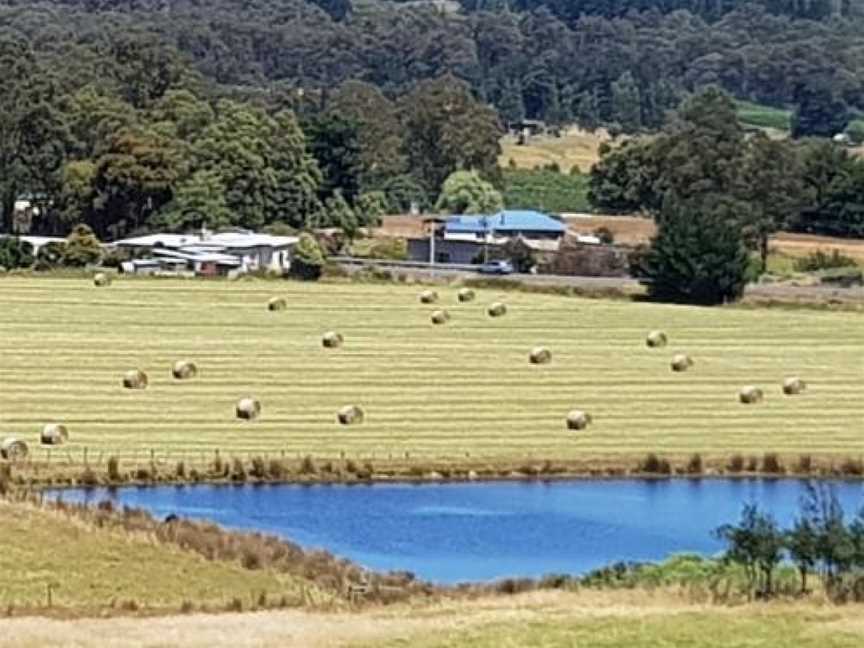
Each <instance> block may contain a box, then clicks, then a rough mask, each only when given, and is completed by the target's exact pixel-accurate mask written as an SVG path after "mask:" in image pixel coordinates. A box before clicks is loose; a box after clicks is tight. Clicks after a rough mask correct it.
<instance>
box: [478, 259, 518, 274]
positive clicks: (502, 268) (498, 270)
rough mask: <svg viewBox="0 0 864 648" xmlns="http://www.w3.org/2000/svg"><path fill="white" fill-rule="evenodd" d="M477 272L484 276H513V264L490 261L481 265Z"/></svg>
mask: <svg viewBox="0 0 864 648" xmlns="http://www.w3.org/2000/svg"><path fill="white" fill-rule="evenodd" d="M477 270H478V272H482V273H483V274H500V275H505V274H512V273H513V264H512V263H510V262H509V261H489V262H488V263H484V264H483V265H481V266H480V267H479V268H478V269H477Z"/></svg>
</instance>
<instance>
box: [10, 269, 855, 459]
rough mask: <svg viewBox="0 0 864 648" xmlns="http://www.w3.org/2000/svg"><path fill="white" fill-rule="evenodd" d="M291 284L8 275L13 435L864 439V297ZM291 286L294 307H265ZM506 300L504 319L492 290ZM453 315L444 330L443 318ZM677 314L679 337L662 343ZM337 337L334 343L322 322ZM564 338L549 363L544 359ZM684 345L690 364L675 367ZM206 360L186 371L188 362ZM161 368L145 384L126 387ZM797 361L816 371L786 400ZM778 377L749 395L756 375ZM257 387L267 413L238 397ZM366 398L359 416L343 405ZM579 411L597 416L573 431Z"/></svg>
mask: <svg viewBox="0 0 864 648" xmlns="http://www.w3.org/2000/svg"><path fill="white" fill-rule="evenodd" d="M438 291H439V293H440V295H441V300H440V302H439V303H438V304H434V305H424V304H420V303H419V300H418V297H417V296H418V293H419V292H420V288H419V287H417V286H399V285H357V284H337V283H332V284H318V285H312V284H303V283H296V282H282V281H244V282H234V283H228V282H215V281H214V282H205V281H182V280H125V281H124V280H120V281H117V282H115V283H114V284H113V285H112V286H111V287H109V288H96V287H94V286H93V285H92V283H91V282H90V281H88V280H86V279H34V278H20V277H7V278H3V279H0V304H2V317H0V436H5V435H8V434H13V435H16V436H19V437H21V438H23V439H25V440H26V441H27V442H28V443H30V445H31V448H33V449H35V452H34V453H33V456H34V458H36V459H43V458H45V457H46V456H47V452H48V451H47V450H46V449H44V448H40V447H39V446H38V438H39V432H40V430H41V426H42V425H43V424H45V423H48V422H55V421H56V422H63V423H65V424H66V425H67V426H68V427H69V430H70V434H71V442H70V443H69V444H67V445H65V446H62V447H60V448H57V449H54V450H52V451H51V452H52V454H53V457H54V458H55V459H54V460H56V459H57V458H58V457H61V458H72V459H80V456H81V454H82V452H83V449H84V448H85V447H86V448H87V449H88V452H89V457H90V459H91V460H95V459H96V458H97V457H99V458H102V457H107V456H109V455H117V456H119V457H121V458H122V459H124V460H130V459H131V460H136V459H137V460H139V461H146V460H149V458H150V454H149V453H150V452H151V450H152V451H154V452H155V454H156V455H157V458H162V457H165V458H168V459H171V460H181V459H182V460H186V461H190V462H195V461H196V460H197V459H198V458H199V457H200V458H201V459H204V460H207V461H209V459H210V458H212V453H213V451H214V450H216V449H219V450H220V451H221V452H222V453H224V456H226V457H227V456H230V455H232V454H234V455H238V456H242V455H245V454H246V453H249V454H268V455H270V456H274V455H276V454H277V453H281V452H285V453H286V456H291V457H293V456H295V454H296V455H300V454H307V453H308V454H312V455H314V456H315V457H316V458H317V457H321V458H324V457H338V456H340V453H343V452H344V453H345V455H346V456H347V457H354V458H360V459H387V458H388V457H393V458H400V459H401V458H404V456H405V453H409V455H410V459H411V460H412V461H413V460H425V459H442V460H453V461H459V460H464V459H465V458H466V457H468V456H470V457H471V459H472V460H475V459H480V458H489V459H490V460H494V459H496V458H497V459H502V460H503V459H508V460H509V459H516V460H527V459H553V460H554V459H579V458H584V457H588V456H595V455H596V456H599V455H603V456H606V455H611V456H619V455H621V456H623V455H634V456H635V455H637V454H638V455H640V456H641V455H642V454H643V453H645V452H649V451H653V452H663V453H689V452H692V451H700V452H705V453H718V454H723V455H727V454H729V453H732V452H739V451H740V452H746V451H752V452H759V451H777V452H790V453H791V452H805V451H806V452H813V453H823V452H824V453H842V454H844V455H848V454H857V453H864V399H862V395H864V316H862V314H861V313H860V312H823V311H808V310H796V311H790V310H780V309H771V310H749V309H735V308H728V309H697V308H689V307H674V306H662V305H653V304H634V303H629V302H623V301H621V302H616V301H595V300H581V299H575V298H565V297H557V296H552V295H535V294H523V293H507V292H500V291H495V290H479V291H477V299H476V300H475V301H474V302H469V303H465V304H460V303H458V301H457V299H456V292H457V288H456V287H442V288H438ZM274 295H281V296H284V297H285V298H286V299H287V302H288V308H287V310H285V311H281V312H269V311H268V310H267V307H266V306H267V301H268V299H269V298H270V297H272V296H274ZM497 300H501V301H504V302H506V303H507V305H508V309H509V310H508V314H507V315H506V316H505V317H501V318H496V319H492V318H489V317H488V316H487V315H486V313H485V307H486V306H487V305H488V304H490V303H491V302H493V301H497ZM442 307H443V308H446V309H447V310H448V311H449V312H450V314H451V316H452V319H451V320H450V321H449V322H448V323H447V324H445V325H440V326H435V325H433V324H432V323H431V322H430V319H429V317H430V314H431V312H432V311H433V310H435V309H437V308H442ZM655 328H661V329H663V330H664V331H665V332H666V333H667V334H668V335H669V339H670V343H669V346H668V347H666V348H664V349H648V348H647V347H646V346H645V344H644V338H645V335H646V334H647V333H648V331H650V330H652V329H655ZM329 330H334V331H338V332H340V333H342V334H343V335H344V337H345V344H344V346H343V347H342V348H340V349H324V348H323V347H322V345H321V336H322V334H324V333H325V332H326V331H329ZM541 344H542V345H544V346H547V347H548V348H549V349H550V350H551V352H552V362H551V363H550V364H547V365H539V366H538V365H531V364H529V362H528V354H529V352H530V350H531V348H532V347H534V346H536V345H541ZM678 351H686V352H687V353H688V354H690V355H691V356H692V357H693V359H694V361H695V366H694V367H693V368H692V369H691V370H690V371H688V372H686V373H683V374H676V373H673V372H671V371H670V369H669V361H670V359H671V357H672V355H673V354H674V353H676V352H678ZM181 358H183V359H189V360H193V361H194V362H196V363H197V365H198V368H199V375H198V377H197V378H195V379H193V380H191V381H183V382H180V381H175V380H174V379H173V378H172V377H171V373H170V372H171V366H172V364H173V362H174V361H175V360H178V359H181ZM133 368H140V369H143V370H144V371H146V372H147V373H148V374H149V378H150V385H149V387H148V388H147V389H146V390H142V391H138V390H126V389H123V388H122V386H121V379H122V376H123V373H124V371H126V370H128V369H133ZM791 374H797V375H800V376H801V377H802V378H804V379H805V380H806V381H808V383H809V384H810V389H809V391H808V393H807V394H806V395H804V396H800V397H794V398H790V397H784V396H783V395H782V394H781V389H780V383H781V381H782V379H783V378H784V376H787V375H791ZM747 384H753V385H756V386H759V387H761V388H763V389H764V390H765V394H766V398H765V402H764V403H761V404H758V405H749V406H745V405H741V404H739V402H738V398H737V395H738V390H739V388H740V387H742V386H744V385H747ZM249 395H253V396H255V397H257V398H258V399H260V401H261V403H262V406H263V413H262V416H261V418H260V419H259V420H257V421H252V422H249V421H240V420H238V419H236V418H235V416H234V405H235V403H236V401H237V400H238V399H240V398H242V397H245V396H249ZM347 404H357V405H360V406H362V407H363V408H364V409H365V412H366V420H365V422H364V423H363V424H362V425H357V426H340V425H338V424H337V423H336V411H337V410H338V409H339V408H340V407H342V406H343V405H347ZM573 408H580V409H584V410H586V411H588V412H590V413H591V414H592V415H593V417H594V423H593V425H592V426H591V427H589V429H588V430H587V431H583V432H578V433H577V432H568V431H567V430H566V429H565V427H566V426H565V417H566V415H567V412H568V411H569V410H570V409H573Z"/></svg>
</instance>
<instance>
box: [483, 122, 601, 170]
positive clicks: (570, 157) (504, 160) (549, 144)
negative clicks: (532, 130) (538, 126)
mask: <svg viewBox="0 0 864 648" xmlns="http://www.w3.org/2000/svg"><path fill="white" fill-rule="evenodd" d="M608 141H609V134H608V133H607V132H606V131H605V130H598V131H595V132H593V133H589V132H587V131H583V130H581V129H579V128H575V127H574V128H570V129H569V130H567V131H565V132H564V133H563V134H562V136H561V137H554V136H553V135H538V136H536V137H531V138H529V140H528V142H527V143H525V144H521V145H520V144H517V140H516V138H515V137H513V136H510V135H508V136H506V137H504V138H503V139H502V140H501V149H502V153H501V156H500V157H499V158H498V164H499V165H500V166H501V168H503V169H507V168H510V167H511V166H512V165H511V163H510V161H511V160H512V161H513V164H515V165H516V168H519V169H536V168H538V167H544V166H547V165H549V164H553V163H554V164H557V165H558V166H559V167H560V169H561V171H563V172H564V173H569V172H570V170H571V169H572V168H573V167H577V168H579V170H580V171H581V172H582V173H587V172H588V171H590V170H591V167H592V165H593V164H594V163H595V162H597V160H599V159H600V154H599V149H600V145H601V144H602V143H603V142H608Z"/></svg>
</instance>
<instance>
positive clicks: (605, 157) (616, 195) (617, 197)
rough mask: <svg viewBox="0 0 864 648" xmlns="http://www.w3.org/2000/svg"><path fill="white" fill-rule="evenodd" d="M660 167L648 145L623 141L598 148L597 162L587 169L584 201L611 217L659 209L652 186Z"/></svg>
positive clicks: (643, 142) (650, 145)
mask: <svg viewBox="0 0 864 648" xmlns="http://www.w3.org/2000/svg"><path fill="white" fill-rule="evenodd" d="M659 176H660V164H659V162H658V161H657V160H656V159H655V149H654V144H653V142H651V141H643V140H635V139H634V140H626V141H625V142H624V143H623V144H622V145H621V146H619V147H617V148H611V147H609V146H608V145H606V144H603V145H601V147H600V161H599V162H597V163H596V164H594V165H593V166H592V167H591V173H590V178H589V180H588V201H589V202H590V203H591V204H592V205H593V206H594V207H596V208H597V209H601V210H603V211H604V212H607V213H612V214H628V213H633V212H637V211H641V210H645V209H647V210H652V209H656V208H658V207H659V206H660V203H661V202H662V199H661V198H660V196H659V195H658V194H657V191H656V188H655V186H656V184H657V182H658V179H659Z"/></svg>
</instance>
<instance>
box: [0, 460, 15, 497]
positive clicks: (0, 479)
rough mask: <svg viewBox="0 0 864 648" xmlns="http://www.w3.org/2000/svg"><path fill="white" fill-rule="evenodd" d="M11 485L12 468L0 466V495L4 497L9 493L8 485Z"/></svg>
mask: <svg viewBox="0 0 864 648" xmlns="http://www.w3.org/2000/svg"><path fill="white" fill-rule="evenodd" d="M11 483H12V466H9V465H6V464H4V465H0V495H5V494H6V493H8V492H9V485H10V484H11Z"/></svg>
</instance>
